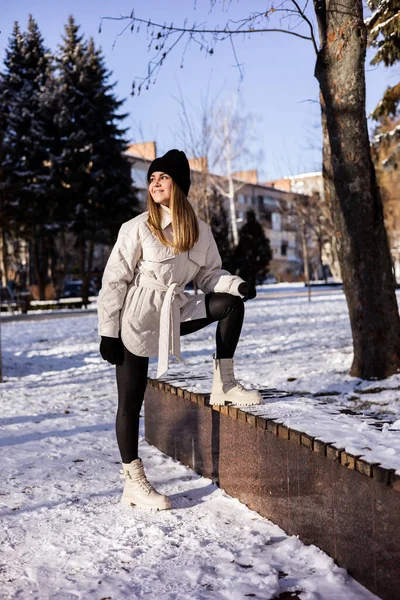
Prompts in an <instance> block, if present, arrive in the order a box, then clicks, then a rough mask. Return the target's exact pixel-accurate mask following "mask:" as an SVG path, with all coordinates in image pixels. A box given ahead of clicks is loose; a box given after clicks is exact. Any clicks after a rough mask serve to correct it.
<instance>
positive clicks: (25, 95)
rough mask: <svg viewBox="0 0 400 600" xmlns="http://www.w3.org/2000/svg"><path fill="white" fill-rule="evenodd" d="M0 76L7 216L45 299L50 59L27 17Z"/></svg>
mask: <svg viewBox="0 0 400 600" xmlns="http://www.w3.org/2000/svg"><path fill="white" fill-rule="evenodd" d="M5 67H6V71H5V73H4V75H3V77H2V86H1V88H2V92H1V98H2V101H1V102H2V104H3V103H4V104H5V105H6V110H5V112H4V116H3V127H4V138H3V144H2V151H3V167H4V171H5V177H4V192H5V194H6V196H8V197H9V198H11V200H10V202H9V209H10V211H9V212H10V219H11V221H12V222H13V223H14V226H15V229H16V231H17V233H18V235H19V236H21V237H23V238H25V239H27V240H29V242H30V244H31V256H32V264H33V268H34V275H35V276H36V282H37V284H38V286H39V293H40V297H41V298H44V294H45V285H46V277H47V271H48V259H49V248H50V247H51V245H52V242H53V235H52V232H51V231H50V230H49V229H52V201H53V197H52V195H51V194H49V193H48V192H49V190H48V180H49V173H50V170H51V163H50V161H49V155H48V152H49V148H48V144H47V141H48V139H49V138H47V139H46V136H45V135H44V133H45V131H46V125H45V123H44V122H43V113H42V102H41V96H42V93H43V90H44V89H45V88H46V83H47V81H48V79H49V77H50V76H51V73H52V61H51V56H50V53H49V52H48V50H47V49H46V48H45V46H44V43H43V39H42V36H41V34H40V31H39V28H38V26H37V24H36V22H35V20H34V19H33V17H32V16H30V17H29V22H28V29H27V32H26V33H25V34H24V35H23V36H21V34H20V32H19V28H18V26H17V25H16V26H15V27H14V33H13V37H12V39H11V41H10V48H9V50H8V51H7V54H6V60H5Z"/></svg>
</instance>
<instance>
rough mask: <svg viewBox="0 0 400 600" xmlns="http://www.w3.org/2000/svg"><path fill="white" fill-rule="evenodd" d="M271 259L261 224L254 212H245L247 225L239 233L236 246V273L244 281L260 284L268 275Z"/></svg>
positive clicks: (268, 245) (270, 252)
mask: <svg viewBox="0 0 400 600" xmlns="http://www.w3.org/2000/svg"><path fill="white" fill-rule="evenodd" d="M271 259H272V250H271V246H270V243H269V239H268V238H267V237H265V233H264V230H263V228H262V226H261V224H260V223H259V222H258V221H257V219H256V215H255V213H254V211H252V210H249V211H248V212H247V223H246V224H245V225H243V227H242V228H241V230H240V231H239V244H238V245H237V246H236V249H235V254H234V260H235V265H236V272H237V273H238V274H239V275H240V277H242V278H243V279H244V280H245V281H251V282H253V283H254V284H255V283H262V282H263V281H264V279H265V277H266V275H267V273H268V265H269V262H270V260H271Z"/></svg>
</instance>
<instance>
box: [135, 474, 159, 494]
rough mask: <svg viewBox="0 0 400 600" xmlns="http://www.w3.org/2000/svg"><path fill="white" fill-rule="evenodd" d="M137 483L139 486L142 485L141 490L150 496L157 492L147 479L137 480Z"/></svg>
mask: <svg viewBox="0 0 400 600" xmlns="http://www.w3.org/2000/svg"><path fill="white" fill-rule="evenodd" d="M134 481H135V480H134ZM135 483H138V484H139V485H140V487H141V488H142V489H143V490H144V491H145V492H147V493H148V494H151V492H154V491H155V490H154V488H153V486H152V485H151V483H150V481H148V480H147V479H146V477H143V478H141V479H137V480H136V481H135Z"/></svg>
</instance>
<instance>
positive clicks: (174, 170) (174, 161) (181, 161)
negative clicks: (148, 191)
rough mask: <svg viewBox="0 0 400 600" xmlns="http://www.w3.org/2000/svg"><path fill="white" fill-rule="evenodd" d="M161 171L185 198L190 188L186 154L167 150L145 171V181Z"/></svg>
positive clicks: (180, 151)
mask: <svg viewBox="0 0 400 600" xmlns="http://www.w3.org/2000/svg"><path fill="white" fill-rule="evenodd" d="M156 171H161V172H162V173H166V174H167V175H169V176H170V177H172V179H173V180H174V181H175V183H177V184H178V185H179V187H180V188H181V190H182V191H183V193H184V194H185V196H187V195H188V193H189V188H190V167H189V161H188V159H187V158H186V154H185V153H184V152H182V150H176V149H174V150H169V151H168V152H167V153H166V154H164V156H160V157H159V158H155V159H154V160H153V162H152V163H151V165H150V167H149V170H148V171H147V181H148V182H149V181H150V177H151V174H152V173H155V172H156Z"/></svg>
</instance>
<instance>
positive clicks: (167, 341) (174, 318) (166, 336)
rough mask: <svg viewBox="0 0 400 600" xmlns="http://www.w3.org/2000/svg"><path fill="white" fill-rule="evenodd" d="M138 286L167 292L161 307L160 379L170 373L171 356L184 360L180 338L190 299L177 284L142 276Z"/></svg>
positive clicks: (159, 339) (159, 340)
mask: <svg viewBox="0 0 400 600" xmlns="http://www.w3.org/2000/svg"><path fill="white" fill-rule="evenodd" d="M138 285H139V287H144V288H147V289H150V290H156V291H159V292H165V296H164V300H163V303H162V306H161V314H160V333H159V338H158V367H157V378H158V377H161V375H164V373H166V371H168V361H169V356H170V354H171V355H172V356H175V358H177V359H178V360H182V356H181V338H180V324H181V308H182V306H184V305H185V304H186V302H188V298H187V297H186V296H185V294H183V290H184V286H180V285H178V284H177V283H171V284H170V285H165V284H164V283H161V282H160V281H157V280H156V279H153V278H151V277H144V276H143V275H140V277H139V281H138Z"/></svg>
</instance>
